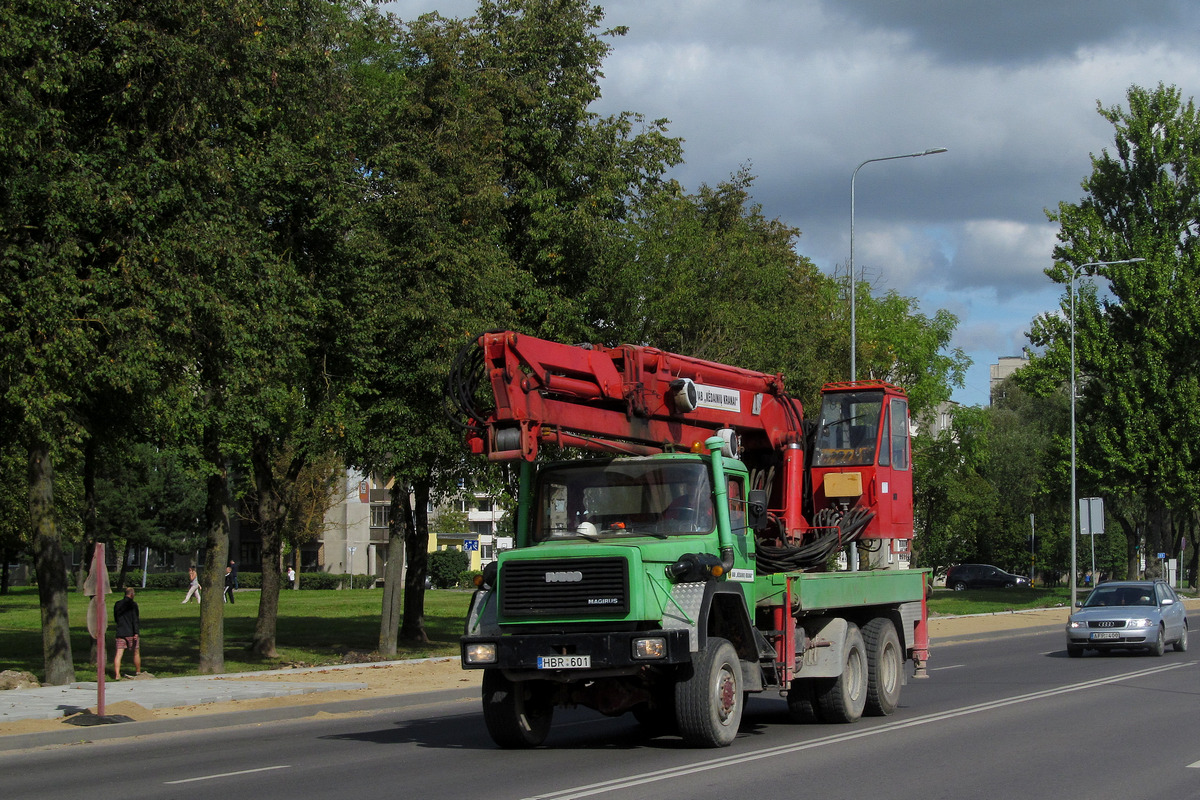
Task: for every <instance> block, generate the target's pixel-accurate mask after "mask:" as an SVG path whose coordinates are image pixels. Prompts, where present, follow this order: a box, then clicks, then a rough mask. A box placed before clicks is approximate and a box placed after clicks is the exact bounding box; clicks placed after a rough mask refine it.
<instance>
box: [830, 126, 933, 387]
mask: <svg viewBox="0 0 1200 800" xmlns="http://www.w3.org/2000/svg"><path fill="white" fill-rule="evenodd" d="M944 152H946V148H944V147H931V148H929V149H928V150H922V151H921V152H920V153H904V154H903V155H898V156H884V157H883V158H868V159H867V160H866V161H864V162H862V163H861V164H859V165H858V166H857V167H855V168H854V174H853V175H851V176H850V380H852V381H854V380H858V364H857V360H856V353H857V347H856V345H855V307H854V295H855V291H854V290H855V286H854V181H855V179H856V178H858V171H859V170H860V169H862V168H863V167H865V166H866V165H867V164H871V163H873V162H875V161H894V160H895V159H897V158H920V157H921V156H931V155H933V154H934V153H944Z"/></svg>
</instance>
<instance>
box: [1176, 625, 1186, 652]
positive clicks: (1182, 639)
mask: <svg viewBox="0 0 1200 800" xmlns="http://www.w3.org/2000/svg"><path fill="white" fill-rule="evenodd" d="M1175 652H1176V653H1186V652H1187V622H1186V621H1185V622H1184V623H1183V633H1181V634H1179V639H1178V640H1176V642H1175Z"/></svg>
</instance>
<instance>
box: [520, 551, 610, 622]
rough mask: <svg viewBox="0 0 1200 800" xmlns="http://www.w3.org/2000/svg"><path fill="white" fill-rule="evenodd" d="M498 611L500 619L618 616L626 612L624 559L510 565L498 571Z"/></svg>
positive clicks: (539, 561)
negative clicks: (499, 611) (502, 615)
mask: <svg viewBox="0 0 1200 800" xmlns="http://www.w3.org/2000/svg"><path fill="white" fill-rule="evenodd" d="M500 608H501V611H502V613H503V614H504V616H506V617H560V616H566V615H591V614H596V613H602V614H604V615H606V616H607V615H609V614H614V613H620V614H624V613H625V612H627V611H629V571H628V569H627V568H626V564H625V559H623V558H620V557H611V558H570V559H568V558H562V559H546V560H543V559H538V560H531V561H510V562H508V563H506V564H505V565H504V567H503V568H502V569H501V570H500Z"/></svg>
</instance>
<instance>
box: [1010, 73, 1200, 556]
mask: <svg viewBox="0 0 1200 800" xmlns="http://www.w3.org/2000/svg"><path fill="white" fill-rule="evenodd" d="M1126 98H1127V101H1128V109H1123V108H1121V107H1120V106H1114V107H1111V108H1105V107H1104V106H1102V105H1098V110H1099V112H1100V114H1101V116H1103V117H1104V118H1105V119H1106V120H1108V121H1109V122H1110V123H1111V124H1112V125H1113V127H1114V130H1115V137H1114V151H1113V152H1109V151H1108V150H1107V149H1105V150H1104V151H1102V152H1101V153H1100V155H1098V156H1097V155H1093V156H1092V174H1091V175H1090V176H1088V177H1087V178H1086V179H1085V180H1084V181H1083V189H1084V191H1085V195H1084V197H1083V198H1082V199H1081V200H1080V201H1079V202H1077V203H1065V202H1064V203H1060V204H1059V206H1058V208H1057V210H1055V211H1053V212H1048V216H1049V218H1050V219H1051V220H1052V221H1055V222H1058V223H1059V226H1060V230H1059V234H1058V240H1059V244H1058V246H1056V247H1055V251H1054V258H1055V261H1056V264H1055V266H1054V267H1052V268H1051V269H1049V270H1047V274H1048V275H1050V277H1051V278H1052V279H1054V280H1055V281H1057V282H1059V283H1063V284H1067V283H1069V282H1070V277H1071V273H1072V271H1073V270H1080V269H1081V267H1082V265H1084V264H1088V263H1092V262H1097V261H1117V260H1123V259H1131V258H1142V259H1145V261H1144V262H1143V263H1137V264H1124V265H1112V266H1107V267H1087V268H1086V269H1084V270H1082V272H1083V273H1084V276H1085V277H1086V275H1100V276H1103V277H1105V278H1107V279H1108V282H1109V289H1110V292H1111V294H1110V296H1107V297H1105V298H1103V299H1101V298H1099V297H1098V296H1097V295H1096V293H1095V292H1094V291H1092V290H1091V289H1090V288H1089V287H1088V286H1087V284H1086V281H1085V282H1084V285H1083V286H1081V291H1080V293H1079V297H1078V299H1077V301H1076V306H1075V328H1076V332H1075V344H1076V362H1077V368H1078V373H1079V375H1080V376H1081V381H1080V383H1081V386H1082V392H1081V396H1080V398H1079V400H1078V412H1077V420H1078V442H1079V458H1078V461H1079V464H1080V469H1081V470H1082V472H1083V474H1084V475H1085V476H1086V481H1087V483H1088V484H1089V485H1091V486H1093V487H1095V489H1096V490H1098V491H1099V492H1100V493H1101V494H1103V495H1104V496H1105V497H1107V498H1109V499H1110V501H1113V502H1114V505H1121V504H1125V503H1128V502H1133V503H1134V504H1135V506H1134V507H1136V506H1139V505H1140V507H1142V508H1144V509H1146V510H1147V511H1148V512H1149V519H1148V526H1147V528H1148V530H1147V548H1148V550H1150V551H1151V552H1169V553H1174V552H1175V551H1176V548H1177V546H1178V541H1179V537H1178V536H1177V535H1176V532H1175V531H1174V530H1173V529H1172V527H1171V524H1170V520H1171V519H1172V517H1173V516H1178V517H1179V518H1180V519H1182V518H1184V517H1185V516H1186V515H1188V514H1190V513H1191V512H1192V511H1193V510H1194V509H1196V508H1197V507H1198V506H1200V469H1198V467H1200V448H1198V447H1197V446H1196V444H1195V443H1196V442H1197V441H1200V437H1198V434H1200V349H1197V348H1196V346H1195V342H1196V331H1197V330H1200V291H1198V289H1200V258H1198V255H1200V249H1198V246H1200V155H1198V153H1200V118H1198V117H1197V112H1196V108H1195V104H1194V102H1193V101H1192V100H1190V99H1189V100H1187V101H1186V102H1185V101H1183V100H1182V98H1181V94H1180V92H1179V90H1178V89H1176V88H1174V87H1166V86H1163V85H1162V84H1159V86H1158V87H1157V88H1156V89H1152V90H1148V89H1144V88H1141V87H1138V86H1133V87H1131V88H1130V89H1129V90H1128V92H1127V94H1126ZM1069 299H1070V298H1067V299H1066V300H1064V303H1063V305H1064V309H1069V305H1070V304H1069ZM1031 339H1032V340H1033V342H1034V344H1037V345H1042V346H1045V347H1047V352H1046V354H1045V355H1044V356H1043V357H1042V358H1041V359H1035V364H1037V365H1038V369H1040V370H1041V371H1042V372H1043V373H1045V372H1048V371H1051V370H1057V374H1058V376H1060V379H1061V378H1062V377H1065V372H1066V370H1065V369H1064V365H1065V362H1066V353H1067V351H1068V349H1069V331H1068V328H1067V325H1066V322H1065V321H1064V320H1063V319H1062V318H1059V317H1052V316H1050V315H1044V316H1042V317H1040V318H1039V319H1038V320H1036V321H1035V325H1034V329H1033V331H1032V333H1031ZM1039 362H1040V363H1039ZM1126 497H1128V498H1130V500H1128V501H1126V500H1123V499H1122V498H1126ZM1131 529H1134V528H1132V527H1131ZM1154 569H1156V568H1155V567H1154V565H1153V564H1152V565H1151V570H1148V571H1153V570H1154Z"/></svg>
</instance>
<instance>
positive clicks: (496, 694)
mask: <svg viewBox="0 0 1200 800" xmlns="http://www.w3.org/2000/svg"><path fill="white" fill-rule="evenodd" d="M553 718H554V703H553V702H552V700H551V697H550V689H549V687H548V686H546V685H545V684H543V683H542V682H541V681H518V682H514V681H510V680H509V679H508V678H506V677H504V673H503V672H501V671H500V670H498V669H487V670H484V671H483V721H484V724H486V725H487V730H488V734H489V735H490V736H491V737H492V741H493V742H495V743H496V744H497V745H499V746H500V747H503V748H504V749H506V750H516V749H524V748H528V747H537V746H538V745H539V744H541V743H542V742H544V741H546V735H547V734H548V733H549V732H550V722H551V721H552V720H553Z"/></svg>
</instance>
